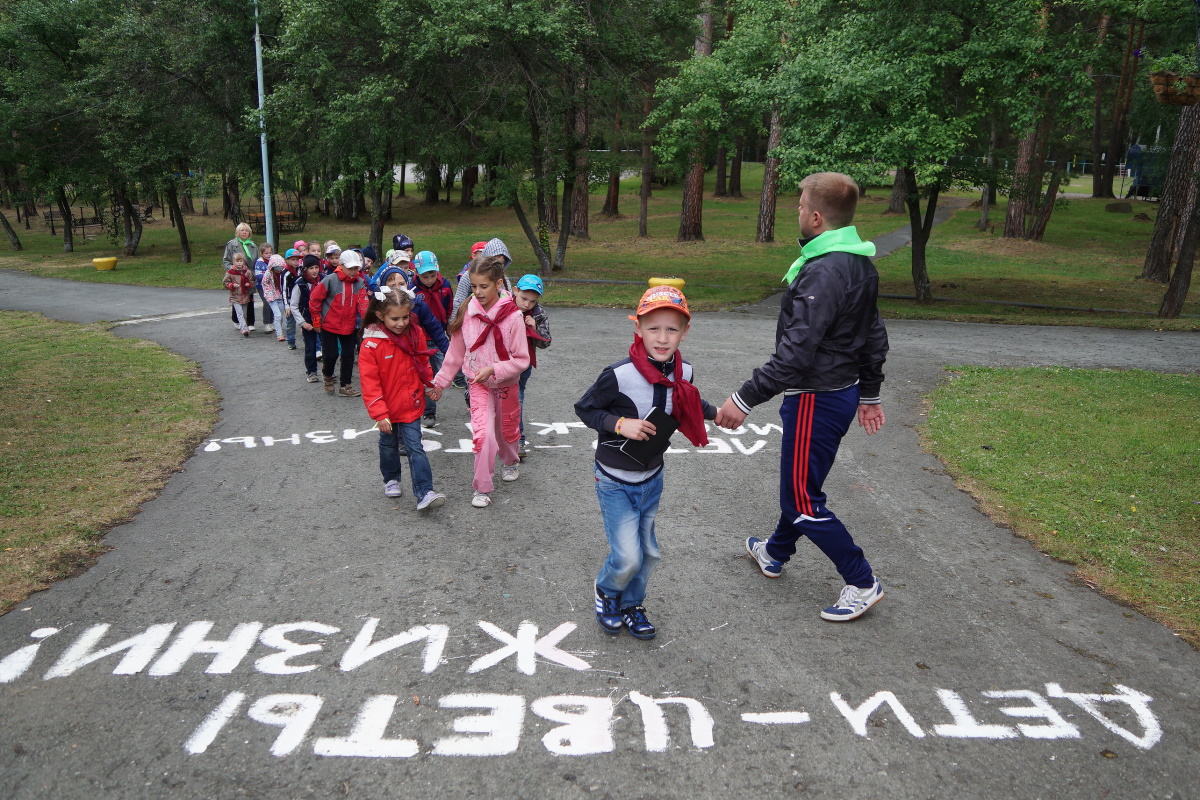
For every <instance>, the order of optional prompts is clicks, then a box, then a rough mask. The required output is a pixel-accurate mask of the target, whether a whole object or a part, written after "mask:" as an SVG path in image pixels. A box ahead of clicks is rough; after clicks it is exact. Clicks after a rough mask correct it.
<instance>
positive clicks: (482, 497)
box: [471, 492, 492, 508]
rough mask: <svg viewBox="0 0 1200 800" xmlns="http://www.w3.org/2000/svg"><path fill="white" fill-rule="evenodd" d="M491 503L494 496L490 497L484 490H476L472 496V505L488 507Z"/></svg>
mask: <svg viewBox="0 0 1200 800" xmlns="http://www.w3.org/2000/svg"><path fill="white" fill-rule="evenodd" d="M491 504H492V498H490V497H488V496H487V495H486V494H484V493H483V492H476V493H475V496H474V497H472V498H471V505H473V506H475V507H476V508H487V507H488V506H490V505H491Z"/></svg>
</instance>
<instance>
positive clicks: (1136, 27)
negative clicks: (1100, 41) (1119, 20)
mask: <svg viewBox="0 0 1200 800" xmlns="http://www.w3.org/2000/svg"><path fill="white" fill-rule="evenodd" d="M1141 29H1142V23H1136V22H1131V23H1129V36H1128V38H1127V41H1126V43H1125V59H1124V61H1123V62H1122V64H1121V82H1120V84H1118V86H1117V97H1116V100H1115V101H1114V102H1113V117H1112V130H1111V138H1110V139H1109V143H1108V158H1106V159H1105V162H1104V176H1103V181H1102V183H1101V186H1100V191H1101V192H1102V193H1103V194H1102V196H1103V197H1115V196H1116V193H1115V192H1114V191H1113V184H1114V183H1115V179H1116V174H1117V163H1118V162H1120V161H1121V160H1122V159H1123V158H1124V156H1125V151H1124V149H1123V148H1124V146H1125V135H1126V132H1125V129H1126V128H1127V127H1128V123H1129V106H1130V103H1132V102H1133V79H1134V77H1136V76H1135V73H1136V72H1137V63H1136V61H1135V59H1134V57H1133V54H1134V48H1135V45H1134V36H1135V32H1136V35H1137V45H1136V47H1137V49H1139V50H1140V49H1141V38H1142V35H1141Z"/></svg>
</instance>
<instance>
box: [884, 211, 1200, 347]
mask: <svg viewBox="0 0 1200 800" xmlns="http://www.w3.org/2000/svg"><path fill="white" fill-rule="evenodd" d="M1109 202H1111V201H1108V200H1092V199H1080V200H1071V201H1069V203H1068V205H1067V207H1066V208H1062V209H1058V210H1056V211H1055V212H1054V216H1053V217H1051V219H1050V224H1049V226H1048V228H1047V230H1046V238H1045V241H1044V242H1026V241H1020V240H1013V239H1004V238H1002V237H1000V236H999V235H998V234H995V233H991V232H981V231H979V230H978V229H976V228H975V227H974V225H975V222H976V221H978V219H979V211H978V210H977V209H974V210H971V209H964V210H962V211H959V212H958V213H957V214H956V215H955V216H954V218H953V219H951V220H950V221H949V222H947V223H945V224H944V225H941V226H939V227H938V228H936V229H935V231H934V236H933V239H932V240H931V242H930V245H929V248H928V253H927V257H928V268H929V276H930V280H931V281H932V283H933V293H934V295H935V296H938V297H946V298H950V302H938V303H936V304H935V305H933V306H920V305H918V304H916V303H914V302H911V301H899V300H884V301H882V302H881V303H880V306H881V308H882V309H884V311H885V313H886V314H887V315H888V316H894V317H908V318H914V319H916V318H924V319H955V320H961V321H972V322H1017V323H1027V324H1075V325H1103V326H1108V327H1130V328H1154V329H1170V330H1200V320H1198V319H1191V320H1188V319H1180V320H1160V319H1157V318H1155V317H1153V316H1144V315H1133V314H1101V313H1095V312H1087V311H1081V312H1063V311H1052V310H1040V309H1021V308H1013V307H1006V306H1001V305H990V306H989V305H987V304H986V303H985V302H983V303H981V302H980V301H986V300H1001V301H1010V302H1014V301H1015V302H1022V303H1034V304H1040V305H1050V306H1074V307H1082V308H1098V309H1125V310H1130V311H1141V312H1149V313H1150V314H1153V313H1154V312H1156V311H1157V310H1158V307H1159V304H1160V303H1161V302H1162V297H1163V293H1164V292H1165V287H1164V286H1162V285H1160V284H1156V283H1150V282H1148V281H1144V280H1141V279H1140V278H1138V275H1139V274H1140V273H1141V270H1142V261H1143V260H1144V258H1145V254H1146V247H1147V245H1148V244H1149V241H1150V235H1151V233H1152V232H1153V229H1154V225H1153V223H1152V222H1147V221H1142V220H1138V219H1135V217H1136V216H1137V215H1138V214H1145V215H1147V216H1149V217H1150V218H1151V219H1152V218H1153V216H1154V214H1155V211H1156V206H1155V205H1154V204H1151V203H1146V202H1141V201H1131V202H1132V203H1133V206H1134V209H1133V213H1132V214H1115V213H1111V212H1107V211H1105V210H1104V206H1105V205H1106V204H1107V203H1109ZM1006 209H1007V203H1004V202H1002V203H1001V204H1000V205H999V206H998V207H996V208H994V209H993V210H992V213H991V215H990V221H991V222H994V223H995V224H996V227H997V229H1002V228H1003V226H1004V213H1005V210H1006ZM878 267H879V274H880V291H881V292H883V293H886V294H912V291H913V289H912V251H911V250H910V249H908V248H904V249H902V250H900V251H898V252H897V253H895V254H894V255H892V256H890V257H889V258H885V259H881V260H880V261H879V262H878ZM1183 313H1184V314H1200V303H1198V302H1197V301H1196V299H1194V298H1193V299H1192V300H1191V301H1190V302H1189V303H1188V304H1187V306H1185V308H1184V312H1183Z"/></svg>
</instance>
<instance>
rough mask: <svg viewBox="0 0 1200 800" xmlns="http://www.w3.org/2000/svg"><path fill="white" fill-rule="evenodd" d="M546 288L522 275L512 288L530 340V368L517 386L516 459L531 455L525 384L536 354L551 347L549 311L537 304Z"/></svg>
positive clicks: (523, 373) (531, 372)
mask: <svg viewBox="0 0 1200 800" xmlns="http://www.w3.org/2000/svg"><path fill="white" fill-rule="evenodd" d="M544 291H545V288H544V286H543V285H542V279H541V278H539V277H538V276H537V275H533V274H529V275H522V276H521V279H520V280H519V281H517V284H516V286H514V287H513V301H514V302H516V304H517V308H519V309H521V313H522V314H523V315H524V317H525V337H526V338H527V339H528V340H529V366H528V367H527V368H526V369H525V371H524V372H522V373H521V380H520V381H519V383H518V385H519V386H520V389H519V396H520V398H521V439H520V441H518V442H517V455H519V456H520V457H521V458H525V456H527V455H529V447H528V445H527V443H526V441H525V384H527V383H529V376H530V375H532V374H533V368H534V367H536V366H537V351H538V350H544V349H545V348H547V347H549V346H550V318H549V317H548V316H547V315H546V309H544V308H542V304H541V303H539V302H538V301H539V300H541V299H542V294H543V293H544Z"/></svg>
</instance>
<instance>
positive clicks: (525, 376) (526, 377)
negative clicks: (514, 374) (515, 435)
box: [517, 366, 533, 439]
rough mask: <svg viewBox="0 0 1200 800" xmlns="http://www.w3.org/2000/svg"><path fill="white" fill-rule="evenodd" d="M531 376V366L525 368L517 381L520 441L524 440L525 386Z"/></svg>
mask: <svg viewBox="0 0 1200 800" xmlns="http://www.w3.org/2000/svg"><path fill="white" fill-rule="evenodd" d="M532 374H533V367H532V366H529V367H526V368H525V371H524V372H522V373H521V377H520V379H519V380H518V381H517V386H519V387H521V390H520V398H521V438H522V439H524V438H525V384H527V383H529V376H530V375H532Z"/></svg>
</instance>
